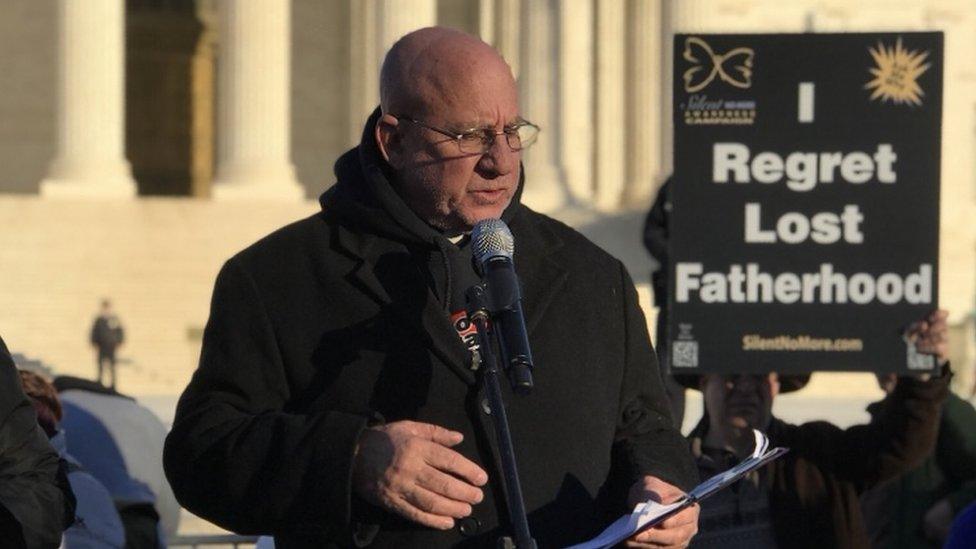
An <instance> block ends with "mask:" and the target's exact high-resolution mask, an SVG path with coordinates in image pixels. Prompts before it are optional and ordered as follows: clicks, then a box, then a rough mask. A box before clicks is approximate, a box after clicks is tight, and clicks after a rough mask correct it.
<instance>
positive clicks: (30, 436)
mask: <svg viewBox="0 0 976 549" xmlns="http://www.w3.org/2000/svg"><path fill="white" fill-rule="evenodd" d="M74 511H75V497H74V494H73V493H72V492H71V487H70V486H69V485H68V478H67V476H66V475H65V469H64V466H63V464H62V463H61V460H60V458H59V457H58V453H57V451H55V450H54V448H53V447H52V446H51V444H50V443H49V442H48V440H47V435H45V434H44V431H43V430H42V429H41V427H40V425H38V424H37V415H36V414H35V412H34V407H33V406H32V405H31V403H30V401H29V400H28V399H27V397H26V396H25V395H24V391H23V390H22V389H21V385H20V377H19V376H18V375H17V368H16V367H15V366H14V362H13V359H12V358H11V357H10V353H9V352H8V351H7V346H6V345H5V344H4V342H3V340H2V339H0V546H2V547H5V548H6V547H11V548H17V547H27V548H30V549H33V548H43V547H50V548H54V547H57V546H58V545H59V544H60V543H61V532H62V531H63V530H64V529H65V528H66V527H67V526H68V525H70V524H71V523H72V522H73V520H74Z"/></svg>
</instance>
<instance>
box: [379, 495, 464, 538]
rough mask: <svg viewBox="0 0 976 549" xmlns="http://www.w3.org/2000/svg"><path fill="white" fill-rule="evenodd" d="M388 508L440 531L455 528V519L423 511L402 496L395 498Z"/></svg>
mask: <svg viewBox="0 0 976 549" xmlns="http://www.w3.org/2000/svg"><path fill="white" fill-rule="evenodd" d="M388 507H390V508H392V509H393V510H394V511H396V512H397V513H399V514H400V515H402V516H404V517H406V518H408V519H410V520H412V521H414V522H416V523H418V524H423V525H424V526H430V527H431V528H437V529H438V530H450V529H451V528H454V519H453V518H451V517H448V516H443V515H435V514H432V513H428V512H426V511H422V510H420V509H418V508H417V507H415V506H414V505H413V504H411V503H410V502H409V501H407V500H406V499H405V498H403V497H402V496H394V497H393V498H392V499H391V500H390V501H389V502H388Z"/></svg>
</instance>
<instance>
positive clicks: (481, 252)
mask: <svg viewBox="0 0 976 549" xmlns="http://www.w3.org/2000/svg"><path fill="white" fill-rule="evenodd" d="M514 253H515V238H514V237H513V236H512V231H510V230H509V229H508V225H506V224H505V222H504V221H502V220H501V219H483V220H481V221H479V222H477V223H475V225H474V229H473V230H472V231H471V254H472V256H473V257H474V262H475V265H476V266H477V267H478V270H479V271H481V272H484V265H485V263H486V262H487V261H488V260H489V259H491V258H493V257H499V256H500V257H505V258H508V259H512V254H514Z"/></svg>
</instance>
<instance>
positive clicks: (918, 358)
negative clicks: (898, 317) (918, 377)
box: [905, 340, 935, 370]
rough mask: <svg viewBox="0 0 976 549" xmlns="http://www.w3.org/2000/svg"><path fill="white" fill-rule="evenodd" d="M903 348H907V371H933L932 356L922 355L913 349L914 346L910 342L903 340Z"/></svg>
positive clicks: (933, 359) (933, 361)
mask: <svg viewBox="0 0 976 549" xmlns="http://www.w3.org/2000/svg"><path fill="white" fill-rule="evenodd" d="M905 346H906V347H907V351H908V353H907V354H908V356H907V359H908V360H907V362H908V369H909V370H934V369H935V357H934V356H932V355H923V354H922V353H920V352H918V349H916V348H915V344H914V343H912V342H911V341H908V340H905Z"/></svg>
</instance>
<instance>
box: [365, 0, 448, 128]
mask: <svg viewBox="0 0 976 549" xmlns="http://www.w3.org/2000/svg"><path fill="white" fill-rule="evenodd" d="M350 6H351V12H350V15H351V19H352V21H351V27H350V28H352V30H353V32H352V33H351V40H352V44H351V48H350V51H351V55H352V58H351V59H350V61H351V74H350V77H351V82H350V95H349V101H350V109H349V117H350V118H349V128H350V136H349V139H350V145H356V144H358V143H359V139H360V137H361V136H362V131H363V122H365V120H366V118H367V117H368V116H369V115H370V114H371V113H372V112H373V110H374V109H375V108H376V107H377V105H379V104H380V69H381V68H382V67H383V58H384V57H385V56H386V52H387V51H389V49H390V46H392V45H393V43H394V42H396V41H397V40H399V39H400V37H401V36H403V35H404V34H407V33H408V32H411V31H414V30H417V29H422V28H424V27H431V26H434V25H436V24H437V2H436V1H435V0H356V1H353V2H352V3H351V4H350Z"/></svg>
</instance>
